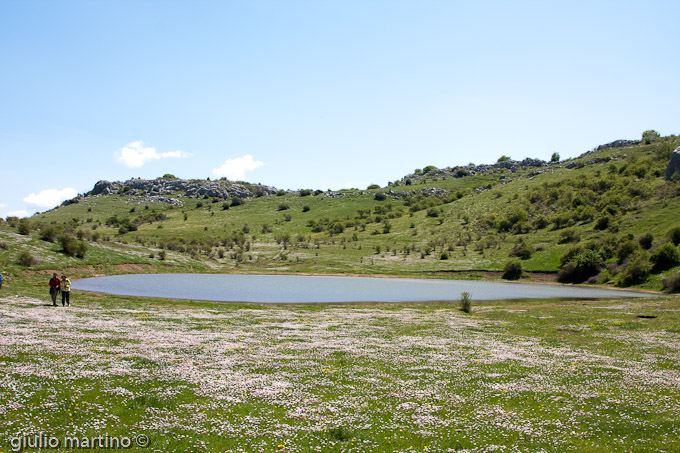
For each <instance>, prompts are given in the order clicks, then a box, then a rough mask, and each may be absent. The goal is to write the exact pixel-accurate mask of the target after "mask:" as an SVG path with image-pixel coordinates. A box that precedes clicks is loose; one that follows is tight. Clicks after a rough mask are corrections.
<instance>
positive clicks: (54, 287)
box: [50, 272, 61, 307]
mask: <svg viewBox="0 0 680 453" xmlns="http://www.w3.org/2000/svg"><path fill="white" fill-rule="evenodd" d="M60 283H61V281H60V280H59V279H58V278H57V273H56V272H55V273H54V274H52V278H51V279H50V297H51V298H52V306H53V307H56V306H57V294H59V284H60Z"/></svg>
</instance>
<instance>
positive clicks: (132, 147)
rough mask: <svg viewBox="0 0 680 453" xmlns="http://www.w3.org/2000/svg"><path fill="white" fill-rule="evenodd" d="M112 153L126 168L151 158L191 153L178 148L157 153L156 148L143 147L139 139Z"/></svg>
mask: <svg viewBox="0 0 680 453" xmlns="http://www.w3.org/2000/svg"><path fill="white" fill-rule="evenodd" d="M114 155H115V156H116V160H117V161H118V162H120V163H122V164H124V165H125V166H126V167H128V168H139V167H141V166H142V165H144V164H145V163H147V162H149V161H152V160H159V159H165V158H168V157H174V158H186V157H190V156H191V154H189V153H185V152H183V151H179V150H178V151H170V152H167V153H159V152H158V151H156V148H152V147H150V146H146V147H145V146H144V142H143V141H141V140H139V141H136V142H132V143H128V144H127V145H125V146H123V147H122V148H121V149H119V150H118V151H116V152H115V154H114Z"/></svg>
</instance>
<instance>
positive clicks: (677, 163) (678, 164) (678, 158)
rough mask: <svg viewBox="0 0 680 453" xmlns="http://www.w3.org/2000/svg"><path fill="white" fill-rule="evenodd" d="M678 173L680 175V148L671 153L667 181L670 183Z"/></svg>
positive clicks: (667, 168)
mask: <svg viewBox="0 0 680 453" xmlns="http://www.w3.org/2000/svg"><path fill="white" fill-rule="evenodd" d="M676 173H680V146H679V147H677V148H675V151H673V152H672V153H671V160H670V161H668V167H666V180H668V181H670V180H671V178H673V175H675V174H676Z"/></svg>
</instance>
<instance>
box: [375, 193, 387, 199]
mask: <svg viewBox="0 0 680 453" xmlns="http://www.w3.org/2000/svg"><path fill="white" fill-rule="evenodd" d="M373 199H374V200H378V201H385V200H386V199H387V195H385V193H384V192H376V193H375V195H374V196H373Z"/></svg>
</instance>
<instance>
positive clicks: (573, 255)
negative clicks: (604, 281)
mask: <svg viewBox="0 0 680 453" xmlns="http://www.w3.org/2000/svg"><path fill="white" fill-rule="evenodd" d="M561 261H562V263H563V264H562V268H561V269H560V271H559V273H558V274H557V280H558V281H560V282H563V283H581V282H584V281H586V280H587V279H588V278H590V277H592V276H594V275H597V274H598V273H599V272H600V269H601V268H602V265H603V262H602V257H601V256H600V254H599V253H597V251H595V250H591V249H585V248H583V247H575V248H572V249H569V250H568V251H567V252H566V253H565V255H564V256H562V258H561Z"/></svg>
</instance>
